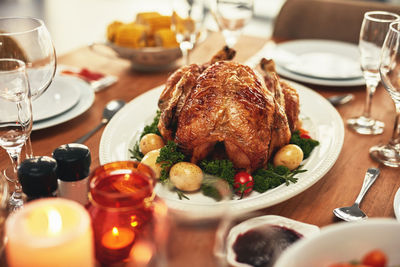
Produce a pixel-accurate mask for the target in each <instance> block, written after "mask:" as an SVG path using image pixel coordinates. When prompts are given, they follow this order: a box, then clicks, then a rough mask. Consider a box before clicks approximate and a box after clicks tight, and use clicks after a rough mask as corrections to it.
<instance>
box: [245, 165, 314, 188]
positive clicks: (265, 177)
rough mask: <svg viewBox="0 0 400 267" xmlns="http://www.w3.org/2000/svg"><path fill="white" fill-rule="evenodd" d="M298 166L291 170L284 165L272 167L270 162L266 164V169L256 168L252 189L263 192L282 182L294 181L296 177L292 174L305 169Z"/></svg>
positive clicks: (287, 183)
mask: <svg viewBox="0 0 400 267" xmlns="http://www.w3.org/2000/svg"><path fill="white" fill-rule="evenodd" d="M300 168H301V166H299V168H297V169H295V170H293V171H291V170H289V169H288V168H287V167H285V166H277V167H274V166H273V165H272V164H268V166H267V168H266V169H258V170H256V171H255V172H254V173H253V178H254V187H253V189H254V190H255V191H257V192H259V193H263V192H265V191H267V190H269V189H272V188H275V187H277V186H279V185H281V184H283V183H285V184H286V185H289V184H290V183H296V182H297V178H296V177H294V176H295V175H296V174H298V173H302V172H305V171H307V170H301V169H300Z"/></svg>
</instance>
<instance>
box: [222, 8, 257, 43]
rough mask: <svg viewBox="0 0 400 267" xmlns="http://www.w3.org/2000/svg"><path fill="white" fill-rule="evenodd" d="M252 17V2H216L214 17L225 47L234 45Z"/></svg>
mask: <svg viewBox="0 0 400 267" xmlns="http://www.w3.org/2000/svg"><path fill="white" fill-rule="evenodd" d="M252 16H253V0H217V3H216V6H215V11H214V17H215V20H216V21H217V23H218V26H219V29H220V31H221V32H222V35H223V36H224V38H225V43H226V45H227V46H229V47H233V46H234V45H235V44H236V42H237V40H238V39H239V36H240V35H241V33H242V30H243V28H244V26H245V25H246V24H247V23H248V22H249V21H250V19H251V18H252Z"/></svg>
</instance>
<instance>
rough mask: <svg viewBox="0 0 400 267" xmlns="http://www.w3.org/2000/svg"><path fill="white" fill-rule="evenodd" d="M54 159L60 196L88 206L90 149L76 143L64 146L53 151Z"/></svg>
mask: <svg viewBox="0 0 400 267" xmlns="http://www.w3.org/2000/svg"><path fill="white" fill-rule="evenodd" d="M53 158H54V159H55V160H56V161H57V172H56V173H57V177H58V196H59V197H63V198H68V199H71V200H75V201H77V202H79V203H81V204H82V205H86V204H88V202H89V199H88V191H89V185H88V181H89V178H88V176H89V172H90V163H91V156H90V151H89V148H88V147H87V146H85V145H82V144H75V143H71V144H66V145H62V146H60V147H58V148H56V149H55V150H54V151H53Z"/></svg>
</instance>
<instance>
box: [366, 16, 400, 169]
mask: <svg viewBox="0 0 400 267" xmlns="http://www.w3.org/2000/svg"><path fill="white" fill-rule="evenodd" d="M379 72H380V75H381V79H382V84H383V86H384V87H385V89H386V90H387V91H388V92H389V94H390V96H391V98H392V100H393V101H394V105H395V108H396V118H395V122H394V128H393V134H392V138H391V140H390V141H389V143H388V144H386V145H376V146H373V147H371V148H370V150H369V153H370V155H371V157H372V158H373V159H374V160H376V161H378V162H381V163H383V164H384V165H386V166H390V167H400V80H399V77H400V21H397V22H393V23H392V24H390V27H389V31H388V33H387V35H386V39H385V42H384V44H383V46H382V53H381V64H380V67H379Z"/></svg>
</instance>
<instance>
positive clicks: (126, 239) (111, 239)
mask: <svg viewBox="0 0 400 267" xmlns="http://www.w3.org/2000/svg"><path fill="white" fill-rule="evenodd" d="M134 239H135V234H134V232H133V231H132V230H130V229H129V228H117V227H113V229H112V230H110V231H108V232H106V233H105V234H104V235H103V238H102V239H101V243H102V245H103V246H104V248H106V249H112V250H120V249H125V248H128V249H130V247H131V245H132V244H133V241H134Z"/></svg>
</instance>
